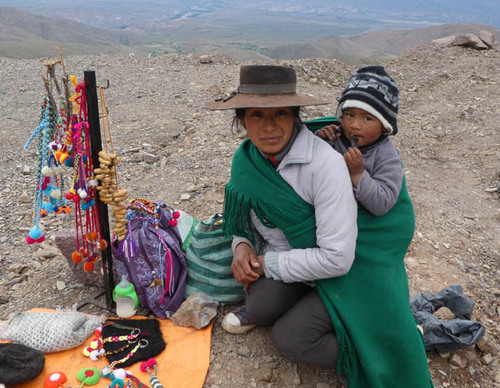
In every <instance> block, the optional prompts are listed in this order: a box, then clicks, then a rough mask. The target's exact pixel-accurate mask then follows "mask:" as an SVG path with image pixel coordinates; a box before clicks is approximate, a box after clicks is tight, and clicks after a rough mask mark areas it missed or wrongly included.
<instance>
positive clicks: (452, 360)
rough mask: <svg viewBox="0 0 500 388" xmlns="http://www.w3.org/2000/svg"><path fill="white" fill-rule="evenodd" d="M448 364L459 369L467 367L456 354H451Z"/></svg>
mask: <svg viewBox="0 0 500 388" xmlns="http://www.w3.org/2000/svg"><path fill="white" fill-rule="evenodd" d="M449 362H450V364H451V365H453V366H456V367H458V368H460V369H464V368H465V367H466V366H467V362H466V360H463V359H462V358H461V357H460V356H459V355H458V354H452V355H451V357H450V360H449Z"/></svg>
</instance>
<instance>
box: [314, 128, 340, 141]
mask: <svg viewBox="0 0 500 388" xmlns="http://www.w3.org/2000/svg"><path fill="white" fill-rule="evenodd" d="M339 128H340V127H339V126H337V125H333V124H330V125H327V126H326V127H323V128H321V129H320V130H318V131H316V132H314V134H315V135H316V136H319V137H320V138H322V139H323V140H326V141H334V140H335V139H337V138H339V137H340V131H339Z"/></svg>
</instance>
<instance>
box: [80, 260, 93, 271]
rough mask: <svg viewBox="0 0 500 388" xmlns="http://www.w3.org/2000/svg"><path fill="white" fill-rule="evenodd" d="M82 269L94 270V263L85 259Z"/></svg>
mask: <svg viewBox="0 0 500 388" xmlns="http://www.w3.org/2000/svg"><path fill="white" fill-rule="evenodd" d="M83 270H84V271H85V272H92V271H93V270H94V263H92V262H90V261H87V262H86V263H85V264H84V265H83Z"/></svg>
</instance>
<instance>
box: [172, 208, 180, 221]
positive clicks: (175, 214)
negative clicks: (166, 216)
mask: <svg viewBox="0 0 500 388" xmlns="http://www.w3.org/2000/svg"><path fill="white" fill-rule="evenodd" d="M180 216H181V213H179V212H178V211H177V210H176V211H175V212H173V213H172V217H174V219H177V218H179V217H180Z"/></svg>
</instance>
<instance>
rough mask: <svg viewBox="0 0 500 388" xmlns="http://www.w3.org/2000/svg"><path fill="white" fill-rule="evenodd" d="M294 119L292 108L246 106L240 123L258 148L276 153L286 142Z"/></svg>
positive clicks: (290, 133)
mask: <svg viewBox="0 0 500 388" xmlns="http://www.w3.org/2000/svg"><path fill="white" fill-rule="evenodd" d="M294 120H295V117H294V114H293V110H292V108H288V107H284V108H248V109H245V115H244V117H243V119H242V120H241V124H242V125H243V126H244V127H245V128H246V130H247V132H248V136H249V137H250V140H251V141H252V143H253V144H254V145H255V146H256V147H257V148H258V149H259V150H261V151H262V152H265V153H267V154H277V153H278V152H280V151H281V150H282V149H283V148H285V146H286V145H287V144H288V141H289V140H290V137H291V136H292V131H293V125H294Z"/></svg>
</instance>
